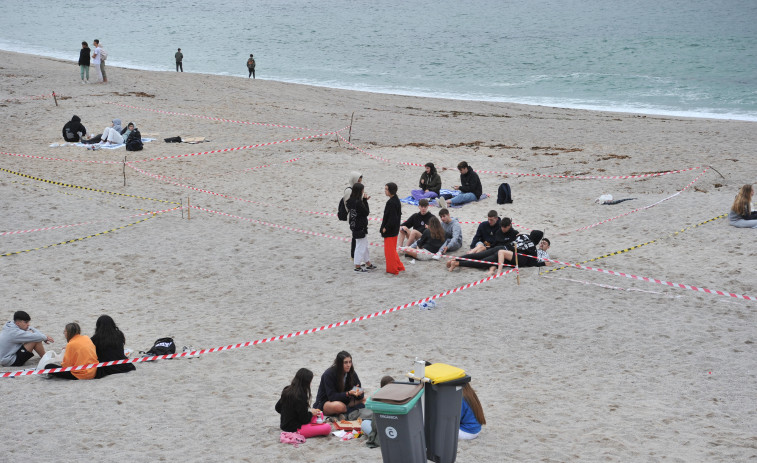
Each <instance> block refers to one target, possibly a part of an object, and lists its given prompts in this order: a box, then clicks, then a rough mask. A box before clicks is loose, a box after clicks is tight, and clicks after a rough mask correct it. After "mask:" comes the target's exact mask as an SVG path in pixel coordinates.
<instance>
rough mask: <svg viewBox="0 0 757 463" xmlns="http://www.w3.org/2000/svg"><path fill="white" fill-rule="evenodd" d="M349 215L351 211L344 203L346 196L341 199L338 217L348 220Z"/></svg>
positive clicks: (337, 211) (337, 212)
mask: <svg viewBox="0 0 757 463" xmlns="http://www.w3.org/2000/svg"><path fill="white" fill-rule="evenodd" d="M348 216H349V211H348V210H347V206H346V205H345V204H344V198H340V199H339V206H338V208H337V210H336V217H337V218H338V219H339V220H341V221H343V222H344V221H346V220H347V217H348Z"/></svg>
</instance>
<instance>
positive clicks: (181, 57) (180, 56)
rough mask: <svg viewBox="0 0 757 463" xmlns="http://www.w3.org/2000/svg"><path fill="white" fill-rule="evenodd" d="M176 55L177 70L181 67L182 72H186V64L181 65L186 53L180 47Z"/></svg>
mask: <svg viewBox="0 0 757 463" xmlns="http://www.w3.org/2000/svg"><path fill="white" fill-rule="evenodd" d="M174 56H175V57H176V72H179V69H181V72H184V66H182V65H181V61H182V60H183V59H184V54H183V53H182V52H181V48H179V51H177V52H176V54H175V55H174Z"/></svg>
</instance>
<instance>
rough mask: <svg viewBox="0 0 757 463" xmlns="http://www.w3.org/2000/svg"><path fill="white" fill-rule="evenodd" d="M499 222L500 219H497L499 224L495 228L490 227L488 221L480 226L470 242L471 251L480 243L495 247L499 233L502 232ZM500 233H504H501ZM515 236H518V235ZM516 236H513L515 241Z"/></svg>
mask: <svg viewBox="0 0 757 463" xmlns="http://www.w3.org/2000/svg"><path fill="white" fill-rule="evenodd" d="M499 221H500V219H499V217H497V222H496V223H495V224H494V225H493V226H492V225H489V220H488V219H487V220H486V221H484V222H481V223H480V224H478V228H477V229H476V234H475V235H473V241H471V242H470V247H471V249H472V248H474V247H475V246H476V243H478V242H479V241H481V242H482V243H489V246H492V245H494V242H495V237H496V236H497V231H499V230H500V226H499ZM500 233H502V232H501V231H500ZM515 236H517V233H516V235H515ZM515 236H513V239H515Z"/></svg>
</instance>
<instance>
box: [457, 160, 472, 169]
mask: <svg viewBox="0 0 757 463" xmlns="http://www.w3.org/2000/svg"><path fill="white" fill-rule="evenodd" d="M468 167H470V166H468V163H467V162H465V161H460V163H459V164H458V165H457V168H458V169H467V168H468Z"/></svg>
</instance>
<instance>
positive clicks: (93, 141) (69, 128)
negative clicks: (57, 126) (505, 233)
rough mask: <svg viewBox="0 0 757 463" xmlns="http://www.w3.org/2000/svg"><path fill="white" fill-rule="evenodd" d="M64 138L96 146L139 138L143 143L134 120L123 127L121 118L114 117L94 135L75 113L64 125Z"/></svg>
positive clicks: (116, 143)
mask: <svg viewBox="0 0 757 463" xmlns="http://www.w3.org/2000/svg"><path fill="white" fill-rule="evenodd" d="M63 139H64V140H66V141H67V142H70V143H84V144H86V145H93V147H95V146H102V145H121V144H124V143H125V144H129V143H130V142H132V141H134V140H139V142H140V144H141V142H142V135H141V134H140V132H139V129H137V128H136V127H135V126H134V123H133V122H129V123H128V124H127V125H126V127H121V119H113V121H111V123H110V126H108V127H105V128H104V129H103V131H102V133H101V134H98V135H94V136H93V135H92V134H88V133H87V128H86V127H84V124H82V122H81V118H80V117H79V116H76V115H74V116H73V117H72V118H71V120H70V121H68V122H66V124H65V125H64V126H63Z"/></svg>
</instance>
